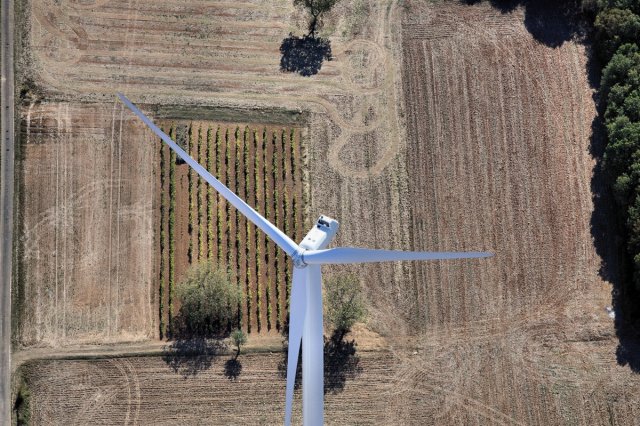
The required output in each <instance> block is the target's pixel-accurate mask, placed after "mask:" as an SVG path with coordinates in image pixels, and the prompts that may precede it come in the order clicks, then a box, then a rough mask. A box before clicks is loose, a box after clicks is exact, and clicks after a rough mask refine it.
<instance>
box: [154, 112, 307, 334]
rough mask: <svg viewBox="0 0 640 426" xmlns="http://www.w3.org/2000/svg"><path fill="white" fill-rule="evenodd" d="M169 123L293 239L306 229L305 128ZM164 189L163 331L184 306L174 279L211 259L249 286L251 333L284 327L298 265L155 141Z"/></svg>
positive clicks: (246, 308) (244, 319)
mask: <svg viewBox="0 0 640 426" xmlns="http://www.w3.org/2000/svg"><path fill="white" fill-rule="evenodd" d="M164 128H165V131H166V132H167V133H168V134H169V135H170V136H171V137H172V138H174V139H175V140H176V141H177V142H178V143H179V144H180V145H181V146H183V147H184V148H185V149H186V150H187V151H188V152H189V153H190V155H191V156H192V157H193V158H195V159H196V160H197V161H198V162H199V163H200V164H202V165H203V166H204V167H206V168H207V169H208V170H209V171H210V172H211V173H212V174H213V175H214V176H216V177H217V178H218V179H219V180H220V181H221V182H222V183H223V184H225V185H226V186H227V187H228V188H230V189H231V190H232V191H233V192H235V193H236V194H238V195H239V196H240V198H242V199H244V200H245V201H246V202H247V203H248V204H250V205H251V206H253V207H254V208H256V210H258V212H260V214H262V215H264V216H265V217H266V218H267V219H269V220H270V221H271V222H272V223H274V224H275V225H276V226H277V227H278V228H280V229H282V230H283V231H284V232H285V233H286V234H287V235H290V236H291V237H292V238H293V239H294V240H296V241H297V240H300V239H301V238H302V236H303V232H304V231H305V229H304V228H305V217H304V210H303V206H304V205H305V202H304V199H305V189H304V188H305V185H304V181H303V180H304V178H303V152H302V149H301V146H300V130H299V129H297V128H282V127H275V126H259V125H230V124H212V123H209V122H182V121H177V122H166V123H164ZM158 146H159V147H160V149H159V150H158V157H159V162H160V173H159V175H160V176H159V185H160V188H161V192H162V197H161V202H160V222H159V225H158V235H159V238H158V244H159V250H158V255H159V256H160V259H159V271H158V275H159V280H158V281H159V290H158V291H159V300H160V303H159V317H160V335H161V336H170V335H171V319H172V318H174V317H175V315H176V313H177V311H178V309H179V305H178V303H179V301H177V300H175V297H174V292H175V286H176V284H177V283H178V282H179V281H180V279H181V278H182V277H183V275H184V273H185V271H186V269H187V268H188V266H189V265H191V264H193V263H196V262H200V261H203V260H211V261H213V262H214V263H215V264H216V265H218V266H219V267H221V268H223V269H226V270H228V271H229V273H230V274H231V276H233V277H235V279H236V282H237V285H238V286H239V287H240V288H241V289H242V290H243V292H244V294H245V296H246V297H245V299H244V302H243V303H242V306H238V309H239V311H240V313H241V315H240V318H241V324H239V325H240V326H241V327H242V328H243V329H244V330H246V331H247V332H249V333H255V332H257V333H264V332H269V331H279V330H280V329H281V327H282V325H283V323H284V321H285V318H286V310H287V308H286V307H287V299H288V297H289V290H290V289H289V286H290V283H291V276H292V268H293V265H292V264H291V263H290V262H289V261H288V259H287V257H286V254H285V253H284V252H283V251H281V250H279V249H277V247H276V245H275V244H274V243H273V242H271V241H270V240H269V239H268V238H267V237H266V235H265V234H264V233H263V232H260V231H259V230H258V228H256V227H255V226H254V225H253V224H251V223H250V222H248V221H247V219H246V218H245V217H244V216H243V215H241V214H238V212H237V211H236V209H235V208H234V207H233V206H231V204H229V203H228V202H226V200H224V199H223V198H222V197H221V196H220V195H218V193H217V192H216V191H215V190H214V189H213V188H212V187H211V186H209V185H208V184H207V183H206V182H205V181H204V180H203V179H201V178H200V177H199V176H198V175H197V174H196V173H195V172H194V171H193V170H192V169H191V168H189V166H188V165H186V164H185V163H184V162H182V161H178V160H177V159H176V154H175V153H174V152H173V151H171V150H170V149H169V147H168V146H166V145H164V144H162V145H160V144H159V145H158Z"/></svg>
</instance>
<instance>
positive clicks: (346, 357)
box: [278, 332, 362, 394]
mask: <svg viewBox="0 0 640 426" xmlns="http://www.w3.org/2000/svg"><path fill="white" fill-rule="evenodd" d="M343 336H344V335H343V333H339V332H334V333H333V334H332V335H331V337H329V338H326V337H325V342H324V393H325V394H327V393H332V394H337V393H340V392H342V391H343V390H344V387H345V384H346V383H347V381H348V380H353V379H355V378H356V377H357V376H359V375H360V374H361V373H362V367H361V366H360V356H359V355H358V354H357V350H356V346H357V345H356V343H355V340H351V341H346V340H344V338H343ZM287 355H288V342H287V341H286V340H284V341H283V350H282V360H281V361H280V362H279V363H278V374H279V376H280V377H281V378H282V379H285V380H286V378H287ZM301 383H302V351H300V356H299V357H298V368H297V369H296V380H295V385H294V389H298V388H299V387H300V385H301Z"/></svg>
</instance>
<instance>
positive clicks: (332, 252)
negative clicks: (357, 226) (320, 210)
mask: <svg viewBox="0 0 640 426" xmlns="http://www.w3.org/2000/svg"><path fill="white" fill-rule="evenodd" d="M491 256H493V253H488V252H477V251H468V252H432V251H398V250H373V249H362V248H351V247H339V248H333V249H327V250H308V251H305V252H304V254H303V256H302V260H303V261H304V263H306V264H308V265H322V264H327V263H329V264H338V263H370V262H392V261H398V260H444V259H473V258H477V257H491Z"/></svg>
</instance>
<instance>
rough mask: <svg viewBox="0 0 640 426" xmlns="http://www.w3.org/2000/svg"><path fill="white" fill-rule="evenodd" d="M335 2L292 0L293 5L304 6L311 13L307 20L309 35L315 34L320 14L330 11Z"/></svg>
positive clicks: (335, 0) (330, 0) (325, 0)
mask: <svg viewBox="0 0 640 426" xmlns="http://www.w3.org/2000/svg"><path fill="white" fill-rule="evenodd" d="M337 2H338V0H293V4H294V5H295V6H299V7H300V6H301V7H304V8H305V9H307V11H308V12H309V15H311V21H310V22H309V35H311V36H313V35H315V33H316V30H317V29H318V26H319V24H320V22H321V19H322V15H324V14H325V13H326V12H328V11H330V10H331V9H332V8H333V6H335V5H336V3H337Z"/></svg>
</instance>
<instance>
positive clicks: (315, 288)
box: [118, 93, 493, 426]
mask: <svg viewBox="0 0 640 426" xmlns="http://www.w3.org/2000/svg"><path fill="white" fill-rule="evenodd" d="M118 97H119V98H120V100H121V101H122V102H123V103H124V104H125V105H126V106H127V107H128V108H129V109H130V110H131V111H133V112H134V114H136V115H137V116H138V117H139V118H140V119H141V120H142V121H143V122H144V123H145V124H146V125H147V126H149V128H150V129H151V130H152V131H153V132H154V133H155V134H156V135H158V136H159V137H160V138H161V139H162V140H163V141H164V142H165V143H166V144H167V145H169V147H170V148H171V149H172V150H174V151H175V152H176V154H177V155H178V156H179V157H180V158H181V159H183V160H184V161H185V162H186V163H187V164H188V165H189V166H191V167H192V168H193V169H194V170H195V171H196V172H197V173H198V174H199V175H200V176H202V178H203V179H204V180H206V181H207V182H208V183H209V184H210V185H211V186H213V187H214V188H215V189H216V190H217V191H218V192H219V193H220V195H221V196H222V197H224V198H225V199H226V200H227V201H228V202H229V203H231V204H232V205H233V206H234V207H235V208H236V209H238V210H239V211H240V213H242V214H243V215H245V216H246V217H247V219H249V220H250V221H251V222H252V223H253V224H254V225H256V226H257V227H258V228H260V229H261V230H262V231H263V232H264V233H266V234H267V235H268V236H269V238H271V239H272V240H273V242H275V243H276V244H277V245H278V246H279V247H280V248H281V249H282V250H284V251H285V252H286V253H287V255H289V257H291V259H292V260H293V265H294V267H295V268H294V271H293V283H292V285H291V298H290V305H289V353H288V355H287V387H286V409H285V420H284V422H285V425H286V426H289V425H290V424H291V407H292V403H293V387H294V383H295V377H296V368H297V366H298V355H299V352H300V342H301V341H302V348H303V351H302V418H303V421H304V424H305V425H307V426H315V425H322V424H323V418H324V413H323V409H324V340H323V328H322V325H323V319H322V277H321V274H322V272H321V269H320V267H321V265H326V264H338V263H370V262H391V261H400V260H443V259H471V258H479V257H490V256H493V254H492V253H487V252H416V251H414V252H411V251H397V250H372V249H363V248H352V247H339V248H333V249H327V246H328V245H329V243H330V242H331V240H332V239H333V237H335V235H336V233H337V232H338V227H339V224H338V222H337V221H336V220H334V219H331V218H330V217H327V216H320V218H319V219H318V221H317V222H316V224H315V225H314V226H313V228H312V229H311V230H310V231H309V233H308V234H307V235H306V236H305V237H304V239H303V240H302V242H301V243H300V244H296V243H295V242H294V241H293V240H291V238H289V237H288V236H287V235H285V234H284V233H283V232H282V231H280V230H279V229H278V228H276V226H275V225H273V224H272V223H271V222H269V221H268V220H267V219H266V218H264V217H263V216H261V215H260V213H258V212H257V211H255V210H254V209H253V208H251V206H249V205H248V204H247V203H245V202H244V201H243V200H242V199H241V198H240V197H238V196H237V195H236V194H234V193H233V192H232V191H231V190H230V189H229V188H227V187H226V186H224V185H223V184H222V183H221V182H220V181H219V180H218V179H216V178H215V177H213V175H211V173H209V172H208V171H207V170H206V169H205V168H204V167H202V166H201V165H200V164H198V162H197V161H195V160H194V159H193V158H191V157H190V156H189V154H187V153H186V152H185V151H184V150H183V149H182V148H180V147H179V146H178V144H176V143H175V142H174V141H173V140H171V138H170V137H169V136H167V135H166V134H165V133H164V132H163V131H162V130H160V129H159V128H158V126H156V125H155V124H153V122H152V121H151V120H150V119H149V118H148V117H147V116H145V115H144V114H143V113H142V112H141V111H140V110H139V109H138V108H137V107H136V106H135V105H133V104H132V103H131V101H130V100H129V99H127V97H126V96H124V95H123V94H122V93H118Z"/></svg>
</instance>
